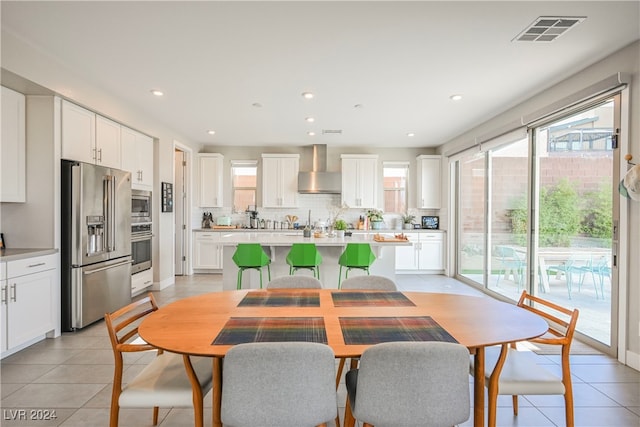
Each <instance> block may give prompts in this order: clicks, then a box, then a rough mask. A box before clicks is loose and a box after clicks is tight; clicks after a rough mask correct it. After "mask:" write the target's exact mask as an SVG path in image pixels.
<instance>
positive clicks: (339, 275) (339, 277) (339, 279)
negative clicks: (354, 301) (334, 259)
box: [338, 266, 342, 289]
mask: <svg viewBox="0 0 640 427" xmlns="http://www.w3.org/2000/svg"><path fill="white" fill-rule="evenodd" d="M341 281H342V266H340V270H339V272H338V289H340V282H341Z"/></svg>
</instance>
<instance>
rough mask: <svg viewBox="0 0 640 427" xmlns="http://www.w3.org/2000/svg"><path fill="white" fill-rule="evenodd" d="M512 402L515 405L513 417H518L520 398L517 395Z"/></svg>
mask: <svg viewBox="0 0 640 427" xmlns="http://www.w3.org/2000/svg"><path fill="white" fill-rule="evenodd" d="M511 401H512V403H513V415H516V416H517V415H518V396H517V395H513V396H511Z"/></svg>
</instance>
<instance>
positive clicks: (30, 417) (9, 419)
mask: <svg viewBox="0 0 640 427" xmlns="http://www.w3.org/2000/svg"><path fill="white" fill-rule="evenodd" d="M74 412H76V409H67V408H56V409H44V410H43V409H42V408H35V407H34V408H21V409H14V410H6V409H3V413H2V415H3V417H2V427H56V426H59V425H60V423H63V422H64V420H66V419H67V418H69V417H70V416H71V415H72V414H73V413H74Z"/></svg>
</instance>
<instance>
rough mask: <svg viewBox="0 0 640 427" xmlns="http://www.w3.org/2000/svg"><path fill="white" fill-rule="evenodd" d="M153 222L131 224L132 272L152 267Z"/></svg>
mask: <svg viewBox="0 0 640 427" xmlns="http://www.w3.org/2000/svg"><path fill="white" fill-rule="evenodd" d="M152 237H153V233H152V232H151V224H150V223H146V224H142V223H141V224H133V225H132V226H131V257H132V258H133V263H132V264H131V274H136V273H139V272H141V271H144V270H148V269H150V268H151V239H152Z"/></svg>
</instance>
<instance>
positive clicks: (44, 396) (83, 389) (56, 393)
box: [2, 383, 105, 409]
mask: <svg viewBox="0 0 640 427" xmlns="http://www.w3.org/2000/svg"><path fill="white" fill-rule="evenodd" d="M104 386H105V385H104V384H59V383H58V384H27V385H25V386H24V387H22V388H21V389H19V390H17V391H16V392H14V393H12V394H10V395H9V396H7V397H6V398H5V399H2V408H3V409H9V408H40V409H53V408H81V407H82V406H83V405H84V404H85V403H87V402H88V401H89V400H90V399H91V398H92V397H93V396H95V395H96V393H98V392H99V391H100V390H102V388H103V387H104Z"/></svg>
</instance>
